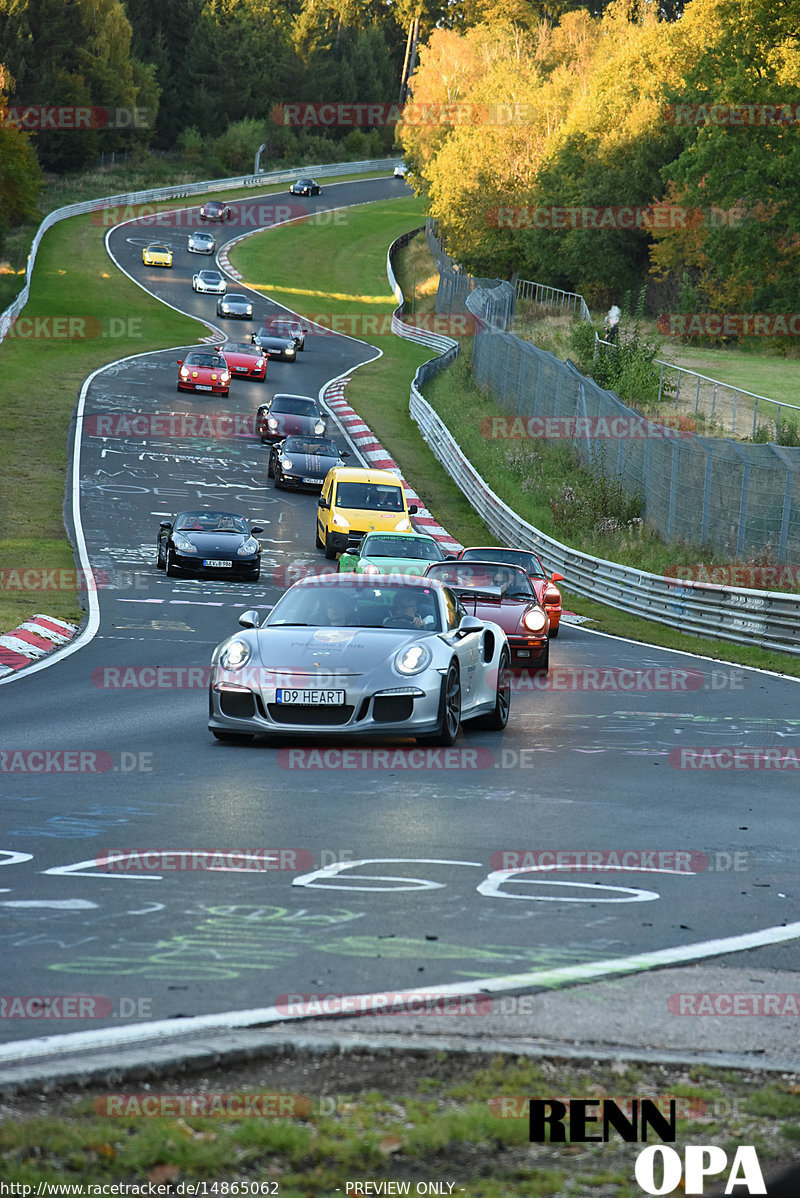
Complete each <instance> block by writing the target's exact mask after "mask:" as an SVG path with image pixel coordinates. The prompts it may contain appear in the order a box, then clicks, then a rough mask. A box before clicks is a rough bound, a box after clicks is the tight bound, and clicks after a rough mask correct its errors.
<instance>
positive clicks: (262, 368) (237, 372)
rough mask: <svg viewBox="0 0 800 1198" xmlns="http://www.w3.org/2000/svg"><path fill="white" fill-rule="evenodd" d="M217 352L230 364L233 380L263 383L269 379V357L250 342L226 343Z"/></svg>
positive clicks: (229, 368)
mask: <svg viewBox="0 0 800 1198" xmlns="http://www.w3.org/2000/svg"><path fill="white" fill-rule="evenodd" d="M217 352H218V353H220V354H222V355H223V357H224V358H225V361H226V362H227V363H228V370H229V371H230V372H231V378H232V379H256V380H257V381H258V382H260V383H263V382H264V381H265V379H266V377H267V362H268V361H269V357H268V355H267V354H265V353H264V351H263V350H261V349H259V348H258V346H257V345H252V344H251V343H250V342H249V341H226V342H225V344H224V345H220V346H218V349H217Z"/></svg>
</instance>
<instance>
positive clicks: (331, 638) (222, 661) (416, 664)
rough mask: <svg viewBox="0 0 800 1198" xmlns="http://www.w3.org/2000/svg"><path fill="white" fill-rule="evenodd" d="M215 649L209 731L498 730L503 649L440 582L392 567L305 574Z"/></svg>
mask: <svg viewBox="0 0 800 1198" xmlns="http://www.w3.org/2000/svg"><path fill="white" fill-rule="evenodd" d="M239 623H240V624H241V625H242V628H243V629H244V631H243V632H238V633H235V634H234V635H233V636H231V637H229V638H228V639H227V640H225V641H223V642H222V644H221V645H218V646H217V648H216V649H215V650H214V653H213V656H212V658H211V680H210V686H209V723H208V726H209V729H210V731H211V732H212V733H213V734H214V736H215V737H217V739H218V740H247V739H250V738H251V737H252V736H253V735H254V734H256V733H268V734H272V735H279V736H302V737H306V738H308V737H309V736H314V735H323V736H326V737H327V736H349V737H352V736H381V737H384V738H391V737H397V736H414V737H416V738H417V739H418V740H419V741H421V742H423V743H427V744H437V745H451V744H453V742H454V741H455V739H456V737H457V736H458V732H459V729H460V727H461V723H462V720H463V721H468V720H469V721H473V720H474V721H475V722H476V724H475V726H480V727H483V728H488V729H492V730H495V731H502V729H503V728H505V726H506V723H507V722H508V712H509V703H510V677H509V660H510V657H509V649H508V641H507V639H506V635H505V633H504V632H503V630H502V628H500V626H499V625H498V624H494V623H492V622H491V621H488V620H478V619H476V617H475V616H471V615H468V614H467V612H466V611H465V610H464V608H463V606H462V605H461V603H460V602H459V600H458V598H457V597H456V596H455V594H454V593H453V592H452V591H451V590H450V588H449V587H447V586H445V585H444V584H443V583H440V582H436V581H433V580H430V579H425V578H417V577H407V578H406V577H400V578H399V577H398V576H397V575H396V574H395V575H385V576H384V575H370V576H363V575H353V574H323V575H318V576H316V577H309V578H304V579H302V581H300V582H297V583H295V584H294V586H293V587H290V588H289V590H288V591H286V593H285V594H284V595H283V596H282V597H281V599H279V601H278V603H277V604H276V605H275V607H273V609H272V611H271V612H269V614H268V615H267V616H266V617H265V619H264V621H263V623H260V622H259V615H258V613H257V612H256V611H248V612H245V613H244V614H243V615H242V616H240V617H239Z"/></svg>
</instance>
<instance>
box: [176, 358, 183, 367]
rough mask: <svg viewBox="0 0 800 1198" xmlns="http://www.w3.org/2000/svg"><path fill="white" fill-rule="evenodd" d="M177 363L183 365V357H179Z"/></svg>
mask: <svg viewBox="0 0 800 1198" xmlns="http://www.w3.org/2000/svg"><path fill="white" fill-rule="evenodd" d="M176 364H177V365H178V366H183V358H178V359H177V363H176Z"/></svg>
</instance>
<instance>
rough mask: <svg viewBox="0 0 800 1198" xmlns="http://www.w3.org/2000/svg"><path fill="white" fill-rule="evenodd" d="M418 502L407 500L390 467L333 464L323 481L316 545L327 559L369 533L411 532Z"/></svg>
mask: <svg viewBox="0 0 800 1198" xmlns="http://www.w3.org/2000/svg"><path fill="white" fill-rule="evenodd" d="M416 510H417V505H416V504H413V503H412V505H411V507H409V506H408V504H407V503H406V497H405V492H404V491H403V484H402V483H401V482H400V479H399V478H398V477H397V475H396V474H392V472H391V470H369V469H363V468H360V467H357V466H334V467H333V469H332V470H329V471H328V473H327V476H326V478H325V482H324V483H323V484H322V492H321V494H320V497H319V506H318V507H317V548H318V549H324V550H325V556H326V557H328V558H334V557H336V555H337V553H344V551H345V550H346V549H349V548H351V547H352V546H353V545H357V544H358V543H359V541H360V540H361V538H362V537H363V536H364V534H365V533H368V532H410V531H411V520H410V519H409V517H410V516H413V515H414V513H415V512H416Z"/></svg>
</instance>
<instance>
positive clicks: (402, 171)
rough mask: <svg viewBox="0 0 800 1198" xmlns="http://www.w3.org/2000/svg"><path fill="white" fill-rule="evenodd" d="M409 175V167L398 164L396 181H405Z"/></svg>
mask: <svg viewBox="0 0 800 1198" xmlns="http://www.w3.org/2000/svg"><path fill="white" fill-rule="evenodd" d="M407 174H408V167H407V166H406V164H405V163H404V162H398V163H397V164H396V165H395V168H394V178H395V179H405V177H406V175H407Z"/></svg>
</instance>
